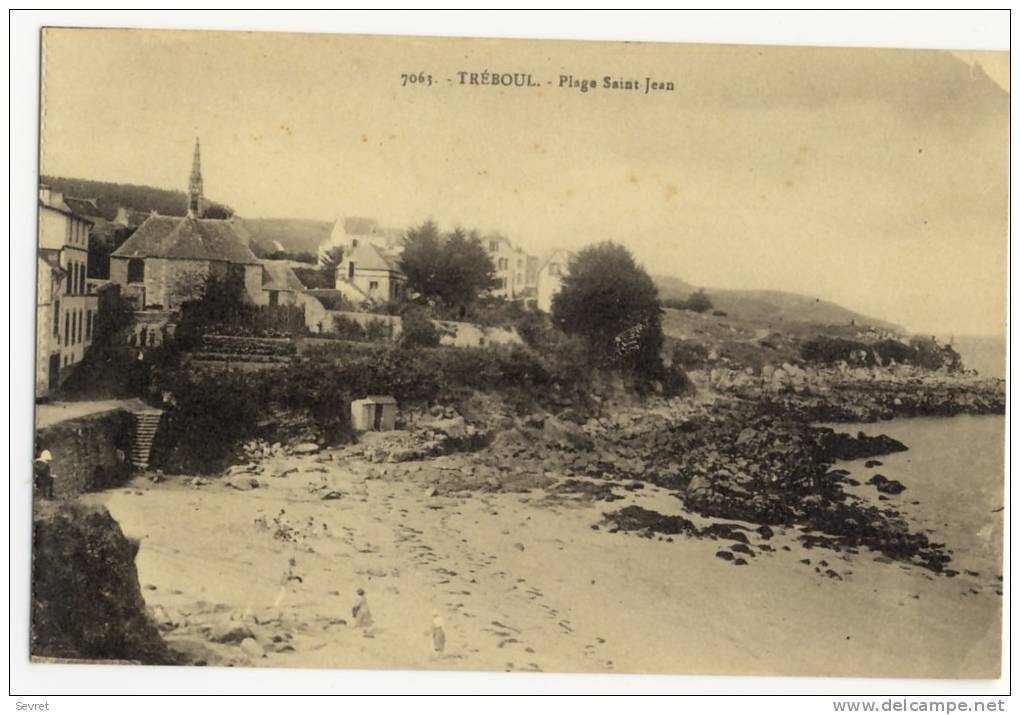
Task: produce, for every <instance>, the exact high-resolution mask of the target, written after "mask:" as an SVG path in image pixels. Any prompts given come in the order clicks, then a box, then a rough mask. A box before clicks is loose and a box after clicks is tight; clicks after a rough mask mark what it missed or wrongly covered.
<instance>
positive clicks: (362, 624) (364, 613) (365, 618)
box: [351, 588, 372, 630]
mask: <svg viewBox="0 0 1020 715" xmlns="http://www.w3.org/2000/svg"><path fill="white" fill-rule="evenodd" d="M356 594H357V597H358V598H357V600H355V601H354V607H353V608H351V615H352V616H354V627H355V628H361V629H362V630H367V629H369V628H371V627H372V612H371V611H369V610H368V599H367V598H366V597H365V589H363V588H359V589H358V590H357V591H356Z"/></svg>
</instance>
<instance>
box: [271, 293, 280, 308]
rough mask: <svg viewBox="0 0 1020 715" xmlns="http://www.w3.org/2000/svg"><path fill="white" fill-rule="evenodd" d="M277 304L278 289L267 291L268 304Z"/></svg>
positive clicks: (278, 299) (278, 300) (278, 298)
mask: <svg viewBox="0 0 1020 715" xmlns="http://www.w3.org/2000/svg"><path fill="white" fill-rule="evenodd" d="M279 304H280V291H278V290H271V291H269V305H279Z"/></svg>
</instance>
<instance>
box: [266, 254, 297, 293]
mask: <svg viewBox="0 0 1020 715" xmlns="http://www.w3.org/2000/svg"><path fill="white" fill-rule="evenodd" d="M262 268H263V271H262V289H263V290H290V291H303V290H304V289H305V286H304V283H302V282H301V280H300V279H299V278H298V277H297V273H295V272H294V269H293V268H291V267H290V263H289V262H288V261H262Z"/></svg>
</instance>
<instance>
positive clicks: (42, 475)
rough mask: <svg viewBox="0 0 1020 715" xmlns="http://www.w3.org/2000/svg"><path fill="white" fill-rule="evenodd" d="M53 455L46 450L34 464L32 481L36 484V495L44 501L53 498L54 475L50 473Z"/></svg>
mask: <svg viewBox="0 0 1020 715" xmlns="http://www.w3.org/2000/svg"><path fill="white" fill-rule="evenodd" d="M52 461H53V455H52V454H50V450H48V449H44V450H43V451H42V452H40V453H39V456H38V457H36V458H35V461H34V462H32V480H33V482H34V483H35V493H36V494H37V495H38V496H39V497H41V498H43V499H52V498H53V473H52V472H51V471H50V462H52Z"/></svg>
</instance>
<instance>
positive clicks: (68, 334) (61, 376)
mask: <svg viewBox="0 0 1020 715" xmlns="http://www.w3.org/2000/svg"><path fill="white" fill-rule="evenodd" d="M90 229H91V222H90V221H89V220H88V219H85V218H83V217H81V216H78V215H76V214H75V213H74V212H73V211H71V209H70V208H69V207H68V206H67V204H66V203H65V202H64V198H63V196H62V195H61V193H60V192H58V191H51V190H50V188H49V187H48V186H45V185H43V186H40V187H39V254H38V259H37V261H36V267H37V272H38V276H37V277H38V286H39V289H38V298H37V301H36V396H37V397H44V396H46V395H47V394H49V393H50V392H51V391H52V390H55V389H56V388H57V387H58V386H59V385H60V383H61V382H63V381H64V380H65V379H66V378H67V376H68V375H69V374H70V373H71V372H72V371H73V370H74V368H75V366H77V365H78V363H80V362H81V361H82V359H83V358H84V357H85V353H86V351H87V350H88V349H89V347H90V346H91V345H92V333H93V329H94V327H95V320H96V313H97V312H98V303H99V301H98V298H97V296H96V295H95V294H90V293H89V284H88V260H89V241H90V240H91V239H90Z"/></svg>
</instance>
